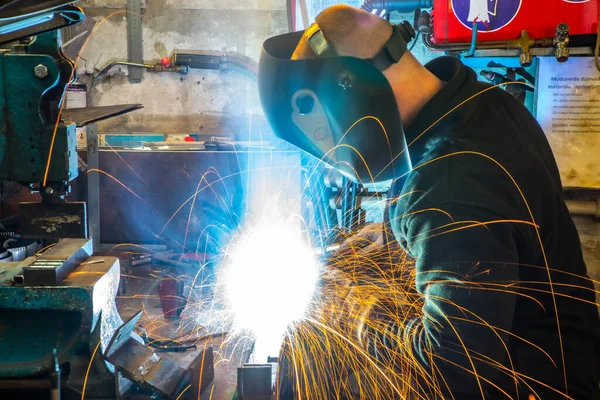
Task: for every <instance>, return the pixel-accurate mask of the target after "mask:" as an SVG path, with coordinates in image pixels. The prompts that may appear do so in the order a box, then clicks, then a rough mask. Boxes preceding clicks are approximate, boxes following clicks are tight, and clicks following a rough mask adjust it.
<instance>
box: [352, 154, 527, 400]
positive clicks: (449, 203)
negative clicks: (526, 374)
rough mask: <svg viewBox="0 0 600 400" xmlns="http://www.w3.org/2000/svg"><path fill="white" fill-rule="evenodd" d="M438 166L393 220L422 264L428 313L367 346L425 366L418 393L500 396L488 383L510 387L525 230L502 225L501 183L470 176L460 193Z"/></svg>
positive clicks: (373, 335) (369, 337)
mask: <svg viewBox="0 0 600 400" xmlns="http://www.w3.org/2000/svg"><path fill="white" fill-rule="evenodd" d="M440 164H441V165H440V166H439V169H440V171H439V174H438V175H437V176H438V177H439V181H438V182H437V183H431V187H429V190H418V187H419V186H423V185H422V184H421V183H422V180H420V181H419V182H421V183H418V184H415V185H414V187H417V190H415V191H414V194H411V195H408V196H406V197H405V198H403V199H401V200H400V204H399V205H398V207H397V208H396V209H395V212H393V213H392V215H391V218H392V226H393V227H394V231H395V234H396V236H397V237H398V239H400V241H401V244H402V245H403V246H404V247H405V248H406V249H407V250H408V251H409V253H410V254H411V255H412V256H413V257H414V258H415V260H416V273H417V274H416V289H417V291H418V292H419V293H420V294H421V295H423V296H424V305H423V307H422V314H421V315H420V316H417V317H415V318H413V319H410V320H404V321H396V320H390V321H389V322H388V324H387V328H385V329H383V330H378V332H374V331H371V332H369V331H367V332H366V333H365V334H364V337H363V343H364V344H365V346H366V347H367V348H368V350H369V351H370V353H371V354H373V355H376V356H377V357H378V358H379V359H380V360H382V361H386V360H387V361H389V360H394V359H396V360H397V361H398V360H400V359H401V358H402V357H404V359H405V360H406V357H408V359H409V361H412V362H414V363H415V365H417V366H418V368H419V367H422V368H421V369H420V371H418V375H420V378H421V379H417V380H416V382H415V385H416V386H420V387H421V390H419V391H423V390H425V391H428V390H427V388H425V389H424V387H426V386H429V385H430V386H436V387H437V388H438V390H441V391H442V392H443V393H446V394H447V393H448V392H452V394H453V395H454V398H457V399H458V398H461V399H462V398H468V397H467V396H469V397H470V396H475V398H477V397H478V396H477V395H479V398H481V394H480V392H481V390H482V389H481V387H483V390H484V391H485V392H486V393H489V392H494V393H493V394H494V395H495V394H498V392H497V391H496V389H492V388H490V382H493V384H500V385H501V386H504V387H506V383H504V384H502V383H501V382H506V380H507V379H508V380H509V382H510V377H508V375H510V372H508V371H507V370H504V371H503V365H506V364H507V355H508V353H507V349H506V346H507V344H508V338H509V335H508V333H507V332H510V330H511V324H512V320H513V314H514V307H515V300H516V296H517V294H516V289H512V288H511V286H510V285H512V284H514V283H515V282H517V281H518V262H519V258H518V252H517V246H516V243H515V238H516V237H517V235H518V231H519V229H518V227H517V226H516V225H517V223H513V222H499V221H500V220H507V219H509V218H510V217H509V216H507V215H504V214H505V213H506V211H507V208H506V207H504V206H498V204H502V201H504V200H505V199H504V200H499V199H498V198H497V197H498V196H497V195H495V193H497V192H496V190H495V189H494V188H493V184H494V183H495V184H496V185H498V184H501V182H482V181H481V180H480V179H478V177H472V176H471V177H469V176H468V175H469V174H468V172H467V173H466V175H463V177H462V178H461V181H462V182H464V184H465V185H464V186H462V189H463V190H464V192H463V193H457V191H456V190H454V189H453V186H455V185H454V184H453V180H452V179H451V178H449V177H447V176H445V175H447V174H448V172H447V171H448V169H447V168H448V165H444V164H442V163H440ZM436 169H438V168H436ZM456 173H457V174H458V173H460V172H458V171H457V172H456ZM417 178H419V177H418V176H417ZM493 178H495V177H491V179H493ZM425 182H426V183H427V180H425ZM487 183H490V185H489V187H488V185H487ZM409 184H410V183H409ZM477 185H479V187H476V186H477ZM496 189H498V188H497V187H496ZM494 196H495V197H496V198H494ZM479 223H482V224H479ZM392 362H393V361H392ZM396 365H399V364H397V362H396ZM486 380H487V381H486ZM480 386H481V387H480ZM428 389H429V391H431V389H432V387H430V388H428Z"/></svg>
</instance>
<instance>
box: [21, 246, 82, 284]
mask: <svg viewBox="0 0 600 400" xmlns="http://www.w3.org/2000/svg"><path fill="white" fill-rule="evenodd" d="M92 252H93V247H92V240H91V239H63V240H61V241H60V242H58V243H57V244H56V245H54V247H52V248H51V249H49V250H48V251H46V252H45V253H44V254H43V255H42V256H41V257H39V258H35V257H32V258H29V259H28V261H26V262H25V263H26V264H25V265H24V266H23V270H22V273H21V275H18V277H20V278H17V277H15V278H16V279H15V281H14V283H15V284H21V285H24V286H43V285H46V286H48V285H52V286H53V285H59V284H61V283H62V281H63V280H64V279H65V278H66V277H67V276H68V275H69V274H70V273H71V272H73V271H74V270H75V269H76V268H77V267H79V265H80V264H81V263H83V262H84V261H86V260H87V259H88V258H89V257H90V256H91V255H92Z"/></svg>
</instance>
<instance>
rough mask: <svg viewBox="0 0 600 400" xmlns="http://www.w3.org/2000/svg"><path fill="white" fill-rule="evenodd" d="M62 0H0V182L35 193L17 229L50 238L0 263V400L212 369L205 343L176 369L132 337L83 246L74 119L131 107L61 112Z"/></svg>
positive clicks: (111, 266) (90, 390) (116, 270)
mask: <svg viewBox="0 0 600 400" xmlns="http://www.w3.org/2000/svg"><path fill="white" fill-rule="evenodd" d="M72 2H73V0H71V1H64V0H0V179H2V180H9V181H13V182H18V183H20V184H22V185H25V186H28V187H29V188H30V190H31V191H33V192H39V193H40V195H41V201H40V202H37V203H21V204H20V209H19V222H20V233H21V234H22V235H23V236H28V237H32V238H41V239H49V240H51V243H53V247H52V248H51V249H49V250H47V251H46V252H44V253H43V254H41V255H38V254H35V255H34V254H29V257H28V258H26V259H25V260H24V261H18V262H3V263H0V398H2V399H12V398H15V399H24V398H47V396H48V391H49V392H50V393H51V394H52V399H60V398H63V399H70V398H76V399H79V398H81V397H82V391H83V387H84V386H85V387H86V390H85V396H86V398H119V399H121V398H125V397H124V393H126V390H125V389H124V388H134V389H135V390H134V393H137V394H139V393H140V390H142V392H143V390H146V393H149V394H150V395H152V396H154V397H153V398H173V397H174V396H175V395H176V394H177V393H179V392H180V391H181V389H180V387H185V386H186V385H188V383H189V384H191V386H192V387H194V385H195V384H194V380H193V379H191V378H190V376H201V375H202V374H199V373H198V371H199V368H203V369H205V370H206V371H205V372H206V374H205V375H204V376H208V374H209V373H212V365H213V364H212V351H202V352H201V354H199V355H198V356H197V357H196V358H195V359H194V361H193V362H192V364H191V365H190V367H189V368H188V369H186V368H181V367H180V366H178V365H175V364H174V363H173V362H171V361H170V360H168V359H167V358H164V357H162V356H160V355H158V354H155V352H154V350H152V349H150V348H149V347H146V346H145V345H144V344H142V343H140V342H141V339H140V338H139V337H138V336H137V335H135V334H134V333H133V328H134V327H135V324H136V323H137V319H139V315H138V316H137V317H136V318H137V319H134V320H131V321H129V322H128V323H125V324H124V323H123V321H122V319H121V317H120V315H119V313H118V312H117V308H116V303H115V298H116V294H117V290H118V287H119V278H120V266H119V260H118V258H116V257H105V256H102V257H99V256H94V255H93V243H92V240H91V239H89V236H88V229H87V225H88V223H87V215H86V204H85V203H84V202H69V201H67V195H68V194H69V191H70V182H71V181H72V180H73V179H75V178H76V177H77V175H78V162H77V161H78V156H77V147H76V145H77V142H76V134H75V128H76V126H84V125H85V124H87V123H92V122H95V121H99V120H102V119H105V118H109V117H112V116H116V115H120V114H123V113H125V112H129V111H132V110H135V109H138V108H140V107H141V106H140V105H123V106H109V107H92V108H85V109H75V110H63V102H64V101H65V92H66V88H67V86H68V85H69V83H70V82H71V81H73V80H74V67H75V65H74V63H73V61H72V60H69V59H68V58H67V57H65V56H64V55H63V52H62V43H61V35H60V29H61V28H65V27H68V26H71V25H74V24H77V23H79V22H81V21H83V20H84V14H83V11H82V10H81V9H80V8H77V7H74V6H73V5H71V4H70V3H72ZM94 355H96V356H94ZM207 357H208V358H207ZM140 371H142V372H140ZM190 371H194V372H193V374H192V375H190V373H191V372H190ZM196 380H197V379H196ZM84 382H85V383H84ZM190 382H191V383H190ZM196 385H197V386H198V385H200V383H199V381H198V382H196ZM33 389H37V390H38V392H39V391H42V392H40V393H37V394H31V392H30V391H31V390H33ZM199 390H201V388H200V387H199V386H198V387H196V388H195V390H194V391H195V392H198V391H199ZM45 391H46V393H43V392H45ZM61 392H62V395H61Z"/></svg>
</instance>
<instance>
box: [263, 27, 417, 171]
mask: <svg viewBox="0 0 600 400" xmlns="http://www.w3.org/2000/svg"><path fill="white" fill-rule="evenodd" d="M392 28H393V33H392V36H391V37H390V39H389V40H388V41H387V42H386V43H385V45H384V46H383V48H382V49H381V50H380V51H379V52H378V53H377V55H376V56H375V57H373V58H372V59H365V60H363V59H359V58H355V57H344V56H338V54H337V53H336V51H335V49H334V48H333V46H332V45H331V44H329V43H328V42H327V39H326V38H325V36H324V35H323V32H321V30H320V28H319V26H318V25H317V24H313V25H312V26H311V27H310V28H309V29H307V30H306V31H299V32H293V33H288V34H284V35H280V36H275V37H272V38H270V39H268V40H267V41H266V42H265V43H264V45H263V49H262V53H261V56H260V62H259V72H258V85H259V93H260V98H261V102H262V106H263V108H264V111H265V114H266V116H267V118H268V120H269V122H270V124H271V126H272V128H273V130H274V131H275V134H276V135H277V136H278V137H279V138H281V139H283V140H285V141H287V142H289V143H291V144H293V145H295V146H297V147H299V148H300V149H302V150H304V151H306V152H308V153H310V154H312V155H313V156H315V157H317V158H319V159H321V160H323V161H325V162H326V163H328V164H330V165H332V166H333V167H335V168H336V169H338V170H339V171H340V172H342V173H343V174H344V175H346V176H347V177H349V178H350V179H352V180H354V181H356V182H362V183H369V182H382V181H387V180H389V179H393V178H395V177H397V176H399V175H401V174H404V173H406V172H407V171H409V170H410V168H411V164H410V158H409V155H408V150H407V148H406V140H405V138H404V130H403V127H402V122H401V120H400V113H399V111H398V107H397V105H396V99H395V97H394V92H393V91H392V88H391V86H390V84H389V82H388V81H387V79H386V78H385V76H384V75H383V74H382V72H381V71H383V70H385V69H386V68H388V67H389V66H390V65H392V64H394V63H397V62H398V61H400V58H402V56H403V55H404V53H405V51H406V46H407V43H408V42H409V41H410V40H411V39H412V38H414V31H413V30H412V27H411V26H410V24H408V23H407V22H404V23H403V24H399V25H392ZM303 35H305V36H306V37H307V39H308V43H309V45H310V46H311V48H312V49H313V51H314V52H315V54H316V55H317V58H313V59H302V60H292V59H291V57H292V54H293V52H294V50H295V48H296V46H297V45H298V42H299V41H300V39H301V38H302V36H303Z"/></svg>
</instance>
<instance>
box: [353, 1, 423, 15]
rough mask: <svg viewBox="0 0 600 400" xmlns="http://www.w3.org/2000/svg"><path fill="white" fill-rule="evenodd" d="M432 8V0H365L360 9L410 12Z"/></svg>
mask: <svg viewBox="0 0 600 400" xmlns="http://www.w3.org/2000/svg"><path fill="white" fill-rule="evenodd" d="M432 7H433V0H367V1H365V2H364V3H363V5H362V6H361V7H360V8H362V9H363V10H366V11H368V12H373V10H387V11H398V12H412V11H414V10H416V9H421V8H432Z"/></svg>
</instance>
